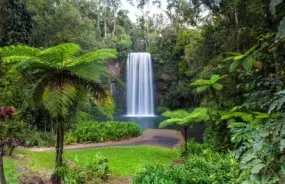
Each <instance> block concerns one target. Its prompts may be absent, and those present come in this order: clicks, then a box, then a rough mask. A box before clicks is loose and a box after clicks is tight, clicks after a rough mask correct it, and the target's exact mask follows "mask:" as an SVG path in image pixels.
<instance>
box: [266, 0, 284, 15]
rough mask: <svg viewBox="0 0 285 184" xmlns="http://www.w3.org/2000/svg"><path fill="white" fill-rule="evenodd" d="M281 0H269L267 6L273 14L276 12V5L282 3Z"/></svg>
mask: <svg viewBox="0 0 285 184" xmlns="http://www.w3.org/2000/svg"><path fill="white" fill-rule="evenodd" d="M282 1H283V0H271V2H270V5H269V8H270V11H271V13H272V14H273V15H275V13H276V6H277V5H279V4H280V3H282Z"/></svg>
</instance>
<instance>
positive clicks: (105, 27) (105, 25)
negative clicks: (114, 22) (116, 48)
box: [104, 19, 107, 39]
mask: <svg viewBox="0 0 285 184" xmlns="http://www.w3.org/2000/svg"><path fill="white" fill-rule="evenodd" d="M104 38H105V39H106V38H107V22H106V19H104Z"/></svg>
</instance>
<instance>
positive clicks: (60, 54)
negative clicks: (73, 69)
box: [38, 43, 80, 68]
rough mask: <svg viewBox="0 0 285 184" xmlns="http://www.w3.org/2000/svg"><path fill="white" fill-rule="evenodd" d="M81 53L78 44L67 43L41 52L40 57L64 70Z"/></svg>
mask: <svg viewBox="0 0 285 184" xmlns="http://www.w3.org/2000/svg"><path fill="white" fill-rule="evenodd" d="M79 51H80V47H79V46H78V45H77V44H74V43H65V44H60V45H57V46H54V47H50V48H48V49H45V50H43V51H41V52H40V53H39V54H38V57H39V58H40V59H41V60H43V61H45V62H46V63H49V64H50V65H52V66H54V67H57V68H64V67H65V66H66V64H67V63H68V62H69V60H70V59H72V58H73V57H74V55H75V54H77V53H78V52H79Z"/></svg>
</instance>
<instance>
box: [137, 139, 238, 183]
mask: <svg viewBox="0 0 285 184" xmlns="http://www.w3.org/2000/svg"><path fill="white" fill-rule="evenodd" d="M189 144H190V147H191V145H193V147H194V150H192V151H190V153H189V156H188V157H187V159H186V160H184V162H183V163H182V164H180V165H171V166H160V165H158V166H146V167H145V168H144V170H142V171H141V172H140V173H138V174H137V175H136V176H135V177H134V179H133V183H134V184H150V183H151V184H189V183H190V184H196V183H197V184H198V183H199V184H208V183H209V184H212V183H232V184H235V183H236V184H239V183H242V182H241V181H242V179H241V177H240V170H239V168H238V164H237V162H236V161H235V159H233V158H232V157H231V156H230V155H220V154H218V153H217V152H214V151H213V150H211V149H210V148H207V147H206V146H205V145H199V144H196V143H191V142H190V143H189ZM190 150H191V149H190Z"/></svg>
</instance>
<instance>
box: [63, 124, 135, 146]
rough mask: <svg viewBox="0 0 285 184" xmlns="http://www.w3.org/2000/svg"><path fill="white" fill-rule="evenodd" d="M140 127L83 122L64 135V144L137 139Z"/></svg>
mask: <svg viewBox="0 0 285 184" xmlns="http://www.w3.org/2000/svg"><path fill="white" fill-rule="evenodd" d="M139 135H140V127H139V126H138V125H137V124H135V123H130V122H116V121H108V122H96V121H85V122H82V123H78V124H75V125H74V126H73V127H72V128H71V129H70V131H69V132H68V133H67V134H66V137H65V143H66V144H72V143H82V142H103V141H111V140H112V141H114V140H122V139H128V138H132V137H137V136H139Z"/></svg>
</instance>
